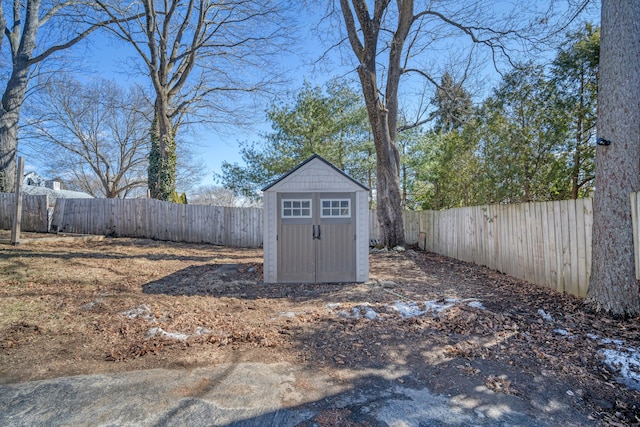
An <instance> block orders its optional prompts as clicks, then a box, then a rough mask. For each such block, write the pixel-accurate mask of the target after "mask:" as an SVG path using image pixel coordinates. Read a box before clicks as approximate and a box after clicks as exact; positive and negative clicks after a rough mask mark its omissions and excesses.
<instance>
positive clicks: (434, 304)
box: [424, 298, 460, 313]
mask: <svg viewBox="0 0 640 427" xmlns="http://www.w3.org/2000/svg"><path fill="white" fill-rule="evenodd" d="M445 301H446V302H448V303H449V304H442V303H439V302H438V301H425V302H424V307H425V312H429V311H432V312H435V313H440V312H441V311H444V310H448V309H450V308H451V307H453V306H454V305H455V304H456V303H457V302H459V301H460V300H457V299H454V298H446V299H445Z"/></svg>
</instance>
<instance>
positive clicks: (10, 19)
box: [0, 0, 110, 192]
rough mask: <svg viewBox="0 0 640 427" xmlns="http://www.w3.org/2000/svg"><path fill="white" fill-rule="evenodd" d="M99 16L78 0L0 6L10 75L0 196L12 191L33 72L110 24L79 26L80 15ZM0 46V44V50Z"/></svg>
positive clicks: (0, 149) (0, 147) (2, 123)
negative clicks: (23, 109)
mask: <svg viewBox="0 0 640 427" xmlns="http://www.w3.org/2000/svg"><path fill="white" fill-rule="evenodd" d="M87 15H91V16H93V17H94V18H95V17H98V19H99V17H100V15H101V13H100V12H99V11H96V10H95V9H94V8H93V7H92V5H91V3H89V2H86V1H81V0H49V1H46V0H45V1H41V0H12V1H0V25H2V27H1V28H2V30H3V33H4V35H5V36H6V37H7V41H8V46H9V52H8V54H7V57H9V58H10V59H11V71H10V75H9V78H8V80H7V82H6V84H5V87H4V91H3V94H2V100H1V101H0V192H3V191H13V188H14V185H15V173H16V172H15V168H16V155H17V150H18V122H19V120H20V109H21V107H22V104H23V102H24V98H25V93H26V92H27V88H28V84H29V74H30V72H31V71H32V69H33V67H34V66H36V65H41V64H42V63H43V62H44V61H45V60H47V59H48V58H50V57H51V56H52V55H53V54H55V53H56V52H60V51H63V50H65V49H68V48H70V47H71V46H73V45H75V44H76V43H78V42H79V41H81V40H83V39H84V38H86V37H87V36H88V35H89V34H91V33H92V32H93V31H95V30H96V29H98V28H100V27H101V26H102V25H105V24H107V23H109V22H110V21H109V20H107V21H100V20H96V21H95V22H93V23H92V24H86V23H84V16H87ZM1 47H2V44H0V48H1Z"/></svg>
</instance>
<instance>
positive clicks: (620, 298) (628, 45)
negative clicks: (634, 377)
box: [586, 0, 640, 316]
mask: <svg viewBox="0 0 640 427" xmlns="http://www.w3.org/2000/svg"><path fill="white" fill-rule="evenodd" d="M639 16H640V2H637V1H627V0H603V1H602V30H601V31H602V33H601V41H600V79H599V82H598V85H599V86H598V134H599V136H600V137H601V138H605V139H606V140H609V141H611V145H608V146H599V147H598V148H597V150H596V182H595V196H594V205H593V259H592V267H591V280H590V284H589V293H588V296H587V300H586V302H587V304H589V305H590V306H592V307H593V308H594V309H596V310H597V311H604V312H606V313H608V314H612V315H614V316H633V315H637V314H638V313H640V300H639V299H638V284H637V282H636V280H635V266H634V249H633V234H632V226H631V207H630V203H629V194H630V193H631V192H634V191H638V190H640V160H639V159H640V126H638V123H640V20H639V19H638V17H639Z"/></svg>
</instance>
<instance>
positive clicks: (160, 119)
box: [148, 99, 176, 201]
mask: <svg viewBox="0 0 640 427" xmlns="http://www.w3.org/2000/svg"><path fill="white" fill-rule="evenodd" d="M167 111H168V102H167V101H165V100H162V99H158V100H157V101H156V108H155V119H154V123H153V126H152V129H151V152H150V153H149V176H148V184H149V192H150V195H151V197H152V198H154V199H158V200H165V201H175V200H173V199H174V193H175V190H176V144H175V140H174V135H173V126H172V124H171V119H170V118H169V116H168V112H167Z"/></svg>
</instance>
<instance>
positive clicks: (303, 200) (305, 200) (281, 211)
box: [280, 199, 313, 219]
mask: <svg viewBox="0 0 640 427" xmlns="http://www.w3.org/2000/svg"><path fill="white" fill-rule="evenodd" d="M285 202H300V208H294V207H293V206H292V207H290V208H287V209H291V210H292V212H291V213H292V214H293V209H300V210H301V211H302V209H303V208H302V202H309V215H288V216H285V215H284V209H285V207H284V203H285ZM304 209H306V208H304ZM312 217H313V200H312V199H282V200H281V203H280V218H283V219H292V218H312Z"/></svg>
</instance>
